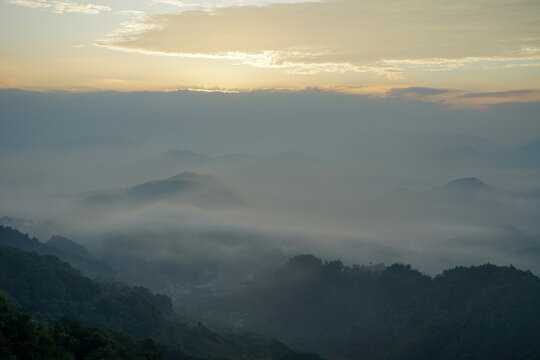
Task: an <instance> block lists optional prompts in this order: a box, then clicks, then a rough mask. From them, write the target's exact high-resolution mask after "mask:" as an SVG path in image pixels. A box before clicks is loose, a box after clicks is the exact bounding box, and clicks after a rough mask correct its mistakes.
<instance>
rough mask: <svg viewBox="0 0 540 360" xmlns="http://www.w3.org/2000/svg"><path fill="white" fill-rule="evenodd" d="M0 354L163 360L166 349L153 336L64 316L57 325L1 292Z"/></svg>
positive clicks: (7, 356)
mask: <svg viewBox="0 0 540 360" xmlns="http://www.w3.org/2000/svg"><path fill="white" fill-rule="evenodd" d="M0 358H2V359H43V360H56V359H102V360H161V359H165V357H164V356H163V352H162V351H161V349H159V348H158V346H157V345H156V344H155V343H154V341H152V340H151V339H146V340H135V339H133V338H132V337H130V336H128V335H126V334H121V333H118V332H112V331H108V330H104V329H99V328H96V327H84V326H81V324H80V323H78V322H77V321H73V320H68V319H62V320H60V321H58V322H57V323H56V324H55V325H54V326H50V325H48V324H46V323H40V322H36V321H35V320H33V319H32V318H31V317H30V315H29V314H28V313H24V312H22V311H20V310H18V309H15V308H13V307H12V306H10V305H9V304H8V299H7V297H6V296H5V295H4V294H3V293H2V292H0Z"/></svg>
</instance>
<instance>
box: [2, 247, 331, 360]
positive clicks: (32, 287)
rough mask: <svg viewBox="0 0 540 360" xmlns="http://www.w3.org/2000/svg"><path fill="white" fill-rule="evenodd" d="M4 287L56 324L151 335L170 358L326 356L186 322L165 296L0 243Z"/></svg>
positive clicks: (12, 297) (139, 336)
mask: <svg viewBox="0 0 540 360" xmlns="http://www.w3.org/2000/svg"><path fill="white" fill-rule="evenodd" d="M0 291H2V292H4V293H5V294H6V295H7V298H8V299H9V301H10V302H11V303H13V304H16V306H17V307H19V308H20V309H21V310H23V311H25V312H28V313H30V314H31V315H32V316H33V317H34V318H35V319H38V320H40V321H46V322H48V323H51V324H54V323H56V322H58V321H61V323H62V321H63V320H62V318H64V317H68V318H72V319H75V320H77V321H78V322H80V323H81V324H82V325H83V326H85V327H89V326H95V327H99V328H102V329H107V331H115V332H122V333H126V334H129V335H130V336H132V337H134V338H135V339H141V340H142V339H145V338H149V339H152V341H155V342H156V343H158V344H163V347H164V352H165V354H166V356H167V358H169V359H241V358H245V359H253V360H257V359H261V360H262V359H265V360H266V359H268V360H286V359H290V360H294V359H305V360H322V359H321V358H320V357H319V356H317V355H315V354H301V353H297V352H295V351H293V350H291V349H289V348H287V347H286V346H285V345H283V344H281V343H279V342H277V341H276V340H274V341H270V340H268V339H267V338H264V337H262V336H258V335H254V334H251V335H249V334H246V335H242V334H236V335H234V336H233V335H224V334H219V333H216V332H214V331H212V330H210V329H208V328H206V327H204V326H202V325H201V324H197V325H188V324H187V323H186V322H184V321H182V320H181V319H180V317H179V316H178V315H177V314H176V313H175V312H174V311H173V309H172V305H171V301H170V299H169V298H168V297H166V296H164V295H154V294H152V293H151V292H150V291H149V290H148V289H146V288H142V287H129V286H126V285H121V284H99V283H96V282H94V281H92V280H90V279H88V278H85V277H84V276H82V274H81V273H80V272H78V271H76V270H75V269H73V268H72V267H71V266H70V265H69V264H67V263H64V262H61V261H59V260H58V259H57V258H54V257H51V256H41V255H38V254H36V253H31V252H26V251H22V250H19V249H15V248H12V247H8V246H0ZM3 324H4V323H3V322H1V323H0V326H1V325H3ZM1 346H2V344H1V343H0V349H1ZM18 346H24V345H23V344H22V343H21V344H18ZM97 358H103V357H97Z"/></svg>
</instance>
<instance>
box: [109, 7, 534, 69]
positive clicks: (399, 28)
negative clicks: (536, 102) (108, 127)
mask: <svg viewBox="0 0 540 360" xmlns="http://www.w3.org/2000/svg"><path fill="white" fill-rule="evenodd" d="M146 21H147V23H148V24H149V25H151V26H148V28H151V29H152V30H149V31H146V32H142V33H139V34H126V35H123V36H113V37H110V38H109V39H106V40H104V41H101V42H100V43H99V45H101V46H106V47H109V48H113V49H117V50H123V51H130V52H141V53H145V54H155V55H167V56H183V57H200V58H216V59H230V60H235V61H237V62H239V63H241V64H247V65H251V66H254V67H260V68H271V69H285V70H286V71H288V72H290V73H296V74H313V73H318V72H373V73H375V74H378V75H382V76H385V77H387V78H390V79H399V78H400V77H401V73H402V72H403V71H404V70H407V69H411V68H413V69H414V68H421V69H424V70H430V71H441V70H452V69H456V68H460V67H463V66H466V65H469V64H478V63H481V64H485V63H488V64H490V65H491V66H507V65H512V64H513V63H514V62H516V61H518V62H520V63H519V64H518V65H520V66H521V65H523V64H527V65H536V64H537V63H538V62H539V61H540V38H539V37H537V35H538V33H539V30H540V26H539V25H538V24H540V3H539V2H537V1H529V0H517V1H516V0H512V1H509V0H503V1H491V0H473V1H464V0H458V1H453V2H447V1H440V0H436V1H434V0H413V1H407V2H403V1H397V0H391V1H385V2H380V1H372V0H333V1H324V2H318V3H296V4H272V5H268V6H236V7H225V8H216V9H214V10H212V12H208V11H186V12H182V13H179V14H166V15H155V16H150V17H148V19H147V20H146Z"/></svg>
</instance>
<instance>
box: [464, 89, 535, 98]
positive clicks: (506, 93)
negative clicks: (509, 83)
mask: <svg viewBox="0 0 540 360" xmlns="http://www.w3.org/2000/svg"><path fill="white" fill-rule="evenodd" d="M535 93H536V94H537V93H538V90H511V91H491V92H478V93H469V94H463V95H461V96H460V97H461V98H465V99H474V98H509V97H512V98H513V97H516V96H523V95H531V94H535Z"/></svg>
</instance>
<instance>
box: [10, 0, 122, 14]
mask: <svg viewBox="0 0 540 360" xmlns="http://www.w3.org/2000/svg"><path fill="white" fill-rule="evenodd" d="M10 3H11V4H15V5H19V6H24V7H29V8H34V9H49V10H51V12H53V13H55V14H65V13H76V14H87V15H98V14H99V13H101V12H102V11H111V8H110V7H109V6H106V5H96V4H90V3H81V2H72V1H47V0H35V1H33V0H10Z"/></svg>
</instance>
